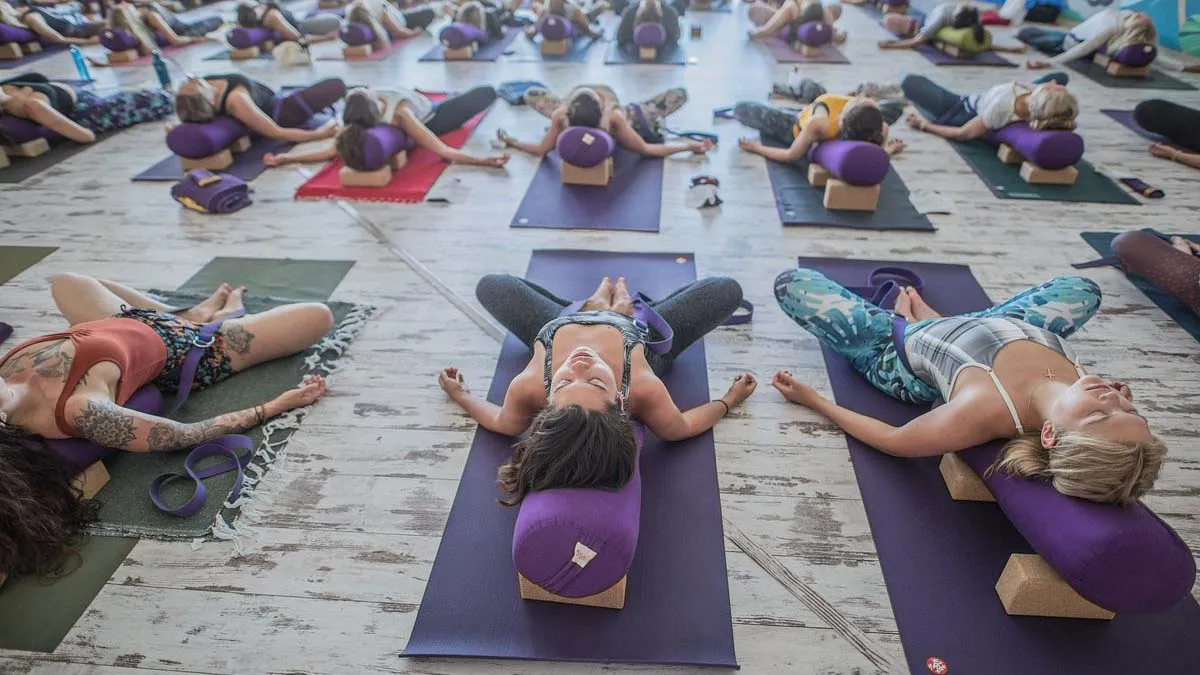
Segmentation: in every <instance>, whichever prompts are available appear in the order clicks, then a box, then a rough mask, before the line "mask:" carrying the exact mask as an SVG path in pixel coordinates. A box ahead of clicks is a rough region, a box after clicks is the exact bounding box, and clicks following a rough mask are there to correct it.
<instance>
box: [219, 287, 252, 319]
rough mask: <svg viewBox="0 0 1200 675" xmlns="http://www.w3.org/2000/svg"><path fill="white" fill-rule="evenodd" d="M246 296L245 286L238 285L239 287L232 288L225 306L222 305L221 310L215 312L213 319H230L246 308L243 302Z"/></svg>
mask: <svg viewBox="0 0 1200 675" xmlns="http://www.w3.org/2000/svg"><path fill="white" fill-rule="evenodd" d="M245 297H246V287H245V286H238V287H237V288H235V289H233V290H231V291H230V292H229V297H227V298H226V299H225V306H224V307H222V308H221V310H220V311H219V312H217V313H216V314H213V317H212V320H213V321H220V320H221V319H228V318H230V317H231V316H233V315H234V314H237V313H238V312H240V311H242V310H244V309H245V308H246V307H245V304H244V303H243V300H244V299H245Z"/></svg>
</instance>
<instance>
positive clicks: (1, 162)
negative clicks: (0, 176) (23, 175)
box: [0, 148, 9, 169]
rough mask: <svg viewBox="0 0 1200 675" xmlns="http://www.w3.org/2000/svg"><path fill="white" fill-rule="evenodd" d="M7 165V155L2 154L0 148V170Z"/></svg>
mask: <svg viewBox="0 0 1200 675" xmlns="http://www.w3.org/2000/svg"><path fill="white" fill-rule="evenodd" d="M8 165H9V161H8V153H6V152H4V150H3V149H2V148H0V169H3V168H4V167H6V166H8Z"/></svg>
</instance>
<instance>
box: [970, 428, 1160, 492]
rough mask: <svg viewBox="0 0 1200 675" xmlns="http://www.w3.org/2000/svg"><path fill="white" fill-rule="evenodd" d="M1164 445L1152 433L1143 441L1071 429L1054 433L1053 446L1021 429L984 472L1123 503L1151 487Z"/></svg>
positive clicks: (1156, 474) (1157, 471)
mask: <svg viewBox="0 0 1200 675" xmlns="http://www.w3.org/2000/svg"><path fill="white" fill-rule="evenodd" d="M1166 455H1167V446H1166V444H1164V443H1163V442H1162V441H1161V440H1159V439H1158V438H1157V437H1154V436H1152V437H1151V439H1150V441H1149V442H1148V443H1122V442H1120V441H1114V440H1110V439H1107V438H1099V437H1096V436H1089V435H1087V434H1080V433H1075V432H1065V433H1061V434H1059V435H1058V437H1057V438H1056V439H1055V441H1054V446H1053V447H1050V448H1047V447H1045V446H1043V445H1042V439H1041V436H1040V435H1038V434H1036V433H1034V434H1025V435H1024V436H1022V437H1020V438H1016V439H1014V440H1011V441H1009V442H1008V443H1007V444H1005V446H1004V449H1003V450H1001V451H1000V455H999V456H998V457H997V458H996V461H995V463H993V464H992V466H991V467H989V468H988V470H987V471H986V472H985V473H984V476H985V477H986V476H990V475H992V474H993V473H995V472H996V471H1004V472H1007V473H1008V474H1009V475H1013V476H1020V477H1023V478H1045V479H1048V480H1049V481H1050V484H1051V485H1053V486H1054V489H1055V490H1058V491H1059V492H1061V493H1063V494H1065V495H1069V496H1071V497H1079V498H1080V499H1087V500H1090V501H1093V502H1100V503H1103V504H1120V505H1122V506H1127V505H1129V504H1132V503H1134V502H1136V501H1137V500H1138V498H1140V497H1141V496H1142V495H1144V494H1146V493H1147V492H1149V491H1150V488H1152V487H1154V481H1155V480H1156V479H1157V478H1158V473H1159V471H1160V470H1161V469H1162V465H1163V460H1164V459H1165V458H1166Z"/></svg>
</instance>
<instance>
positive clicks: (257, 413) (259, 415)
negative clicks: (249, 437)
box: [254, 405, 264, 426]
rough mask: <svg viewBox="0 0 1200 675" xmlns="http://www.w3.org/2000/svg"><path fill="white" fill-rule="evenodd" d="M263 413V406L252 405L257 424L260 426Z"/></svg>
mask: <svg viewBox="0 0 1200 675" xmlns="http://www.w3.org/2000/svg"><path fill="white" fill-rule="evenodd" d="M263 413H264V411H263V407H262V406H261V405H256V406H254V416H255V417H257V418H258V426H262V423H263Z"/></svg>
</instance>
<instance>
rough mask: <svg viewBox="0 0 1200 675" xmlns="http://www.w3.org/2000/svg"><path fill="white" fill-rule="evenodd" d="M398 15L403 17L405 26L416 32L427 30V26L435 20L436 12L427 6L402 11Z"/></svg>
mask: <svg viewBox="0 0 1200 675" xmlns="http://www.w3.org/2000/svg"><path fill="white" fill-rule="evenodd" d="M400 13H401V14H403V15H404V23H405V25H406V26H408V27H409V28H414V29H416V30H425V29H426V28H429V24H431V23H433V20H434V19H436V18H437V12H436V11H434V9H433V8H432V7H430V6H429V5H421V6H419V7H414V8H412V9H406V10H402V11H401V12H400Z"/></svg>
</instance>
